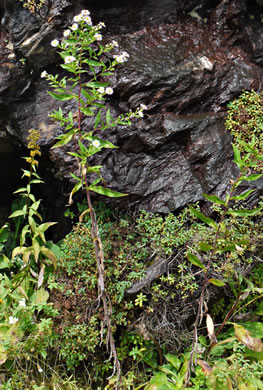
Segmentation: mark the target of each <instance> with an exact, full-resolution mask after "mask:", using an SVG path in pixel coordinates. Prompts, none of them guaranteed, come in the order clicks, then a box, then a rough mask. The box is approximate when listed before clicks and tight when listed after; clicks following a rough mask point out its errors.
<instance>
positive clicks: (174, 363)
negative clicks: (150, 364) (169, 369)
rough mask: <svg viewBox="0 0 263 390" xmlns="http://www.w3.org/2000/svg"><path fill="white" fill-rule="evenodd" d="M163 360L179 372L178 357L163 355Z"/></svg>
mask: <svg viewBox="0 0 263 390" xmlns="http://www.w3.org/2000/svg"><path fill="white" fill-rule="evenodd" d="M165 359H166V360H167V361H168V362H169V363H170V364H171V365H172V366H173V367H174V368H175V369H176V370H177V371H179V368H180V367H181V364H182V362H181V360H180V359H179V357H178V356H176V355H173V354H172V353H167V354H166V355H165Z"/></svg>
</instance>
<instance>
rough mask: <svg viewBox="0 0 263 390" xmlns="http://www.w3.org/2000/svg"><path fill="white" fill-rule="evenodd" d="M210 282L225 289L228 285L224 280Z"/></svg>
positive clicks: (211, 280) (209, 280)
mask: <svg viewBox="0 0 263 390" xmlns="http://www.w3.org/2000/svg"><path fill="white" fill-rule="evenodd" d="M208 282H209V283H212V284H214V285H215V286H218V287H223V286H225V285H226V284H225V282H223V281H222V280H219V279H214V278H212V279H208Z"/></svg>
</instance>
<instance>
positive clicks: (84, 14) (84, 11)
mask: <svg viewBox="0 0 263 390" xmlns="http://www.w3.org/2000/svg"><path fill="white" fill-rule="evenodd" d="M81 15H83V16H89V15H90V12H89V11H88V10H87V9H83V10H82V11H81Z"/></svg>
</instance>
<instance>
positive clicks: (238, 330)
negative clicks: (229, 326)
mask: <svg viewBox="0 0 263 390" xmlns="http://www.w3.org/2000/svg"><path fill="white" fill-rule="evenodd" d="M234 329H235V336H236V338H237V339H238V341H240V342H241V343H242V344H243V345H245V346H246V347H247V348H249V349H252V350H253V351H256V352H263V344H262V342H261V340H260V339H257V338H255V337H252V335H251V333H250V332H249V331H248V330H247V329H246V328H244V326H242V325H238V324H234Z"/></svg>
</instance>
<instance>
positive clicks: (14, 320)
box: [9, 316, 19, 325]
mask: <svg viewBox="0 0 263 390" xmlns="http://www.w3.org/2000/svg"><path fill="white" fill-rule="evenodd" d="M18 321H19V319H18V318H16V317H13V316H10V317H9V324H11V325H13V324H15V323H17V322H18Z"/></svg>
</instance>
